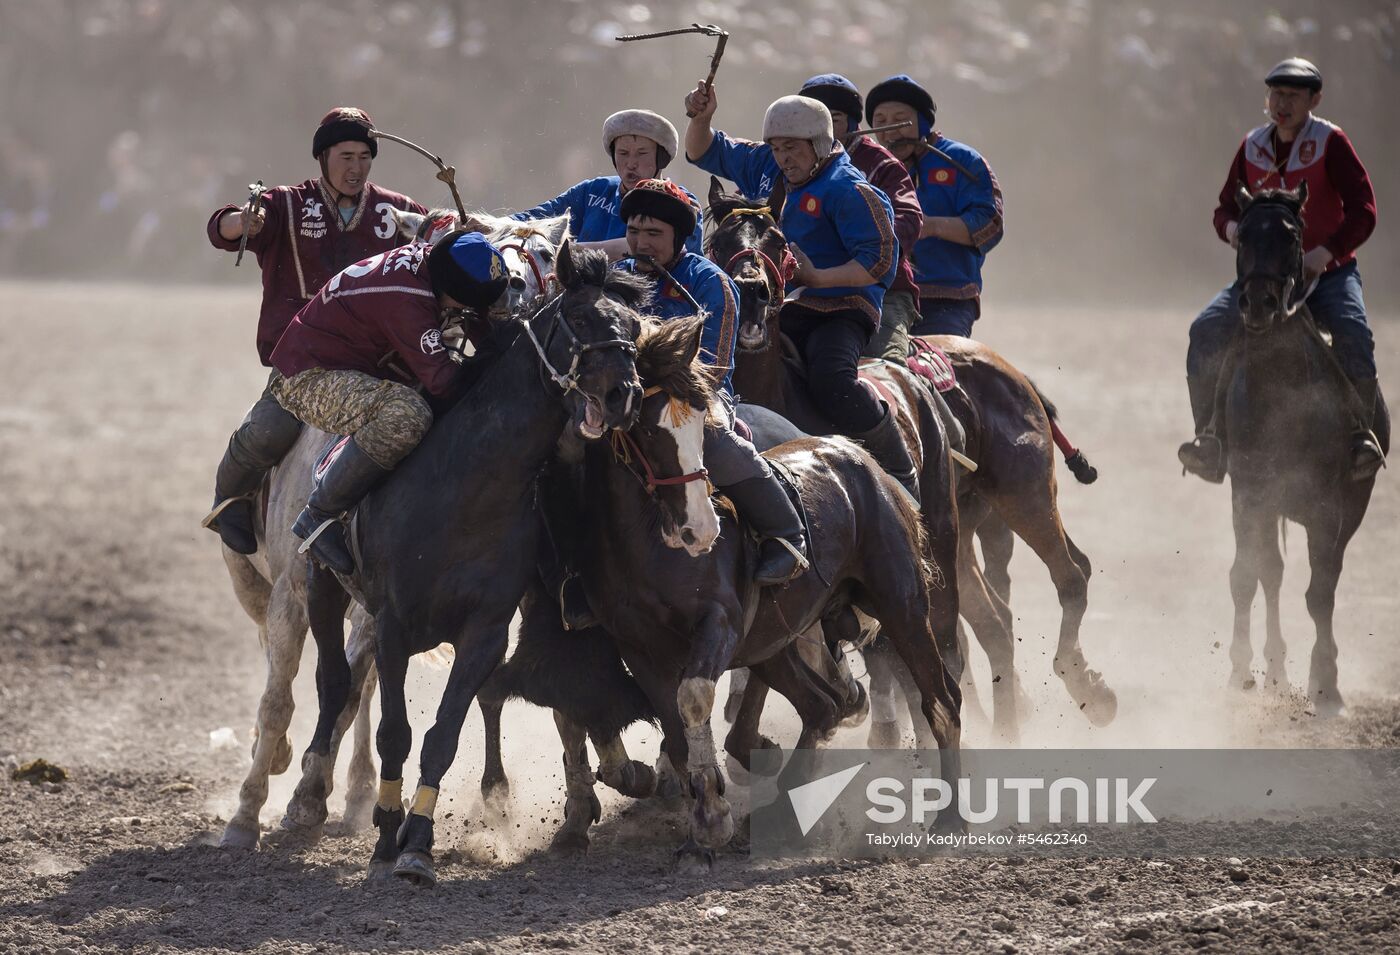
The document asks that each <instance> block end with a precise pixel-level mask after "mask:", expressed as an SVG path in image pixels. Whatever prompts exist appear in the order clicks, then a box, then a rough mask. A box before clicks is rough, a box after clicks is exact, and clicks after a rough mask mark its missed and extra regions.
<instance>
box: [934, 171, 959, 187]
mask: <svg viewBox="0 0 1400 955" xmlns="http://www.w3.org/2000/svg"><path fill="white" fill-rule="evenodd" d="M928 181H929V184H930V185H934V186H951V185H952V184H953V183H955V182H957V181H958V171H957V170H956V169H930V170H929V171H928Z"/></svg>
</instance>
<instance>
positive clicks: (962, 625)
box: [958, 578, 1030, 724]
mask: <svg viewBox="0 0 1400 955" xmlns="http://www.w3.org/2000/svg"><path fill="white" fill-rule="evenodd" d="M961 579H962V578H959V580H961ZM959 588H960V589H961V584H959ZM959 605H960V606H961V597H960V598H959ZM958 653H959V654H960V655H961V656H962V658H963V661H964V666H963V674H962V680H961V681H960V686H961V687H962V695H963V713H964V714H965V716H964V720H963V721H964V722H965V723H966V722H979V723H984V724H990V723H991V718H990V717H988V716H987V711H986V710H984V709H983V708H982V698H981V697H979V696H978V695H977V681H976V680H975V679H973V677H972V667H971V666H968V665H966V661H967V658H968V654H969V653H970V650H969V647H968V640H967V624H966V622H965V621H963V620H959V621H958ZM1019 685H1020V684H1019V683H1018V684H1017V686H1018V687H1019ZM1018 699H1019V697H1018ZM1021 710H1024V712H1026V713H1029V712H1030V705H1029V703H1026V704H1025V705H1024V706H1023V707H1021ZM1019 711H1020V710H1018V712H1019Z"/></svg>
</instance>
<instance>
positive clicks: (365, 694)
mask: <svg viewBox="0 0 1400 955" xmlns="http://www.w3.org/2000/svg"><path fill="white" fill-rule="evenodd" d="M347 653H348V656H349V657H350V672H351V675H352V676H351V684H350V695H351V698H352V699H354V698H356V697H358V699H359V701H360V705H359V707H358V710H357V712H356V714H355V718H354V729H355V734H354V736H353V737H352V741H353V747H352V749H351V751H350V767H349V769H348V771H347V773H346V785H345V812H344V815H342V816H341V817H340V827H341V830H342V831H344V832H346V833H347V834H348V833H352V832H353V833H357V832H360V831H361V830H364V829H367V828H369V826H370V825H371V816H372V814H373V812H374V800H375V795H376V791H375V776H376V774H375V771H374V757H373V755H371V754H372V751H373V748H374V745H373V740H372V739H371V736H370V730H371V728H372V726H373V724H374V707H373V705H372V704H373V703H374V688H375V686H376V685H377V684H378V682H379V681H378V679H377V677H376V675H375V672H374V621H373V620H371V619H370V618H369V616H368V615H365V616H364V620H363V622H361V621H354V622H353V623H352V625H351V630H350V648H349V650H348V651H347ZM344 732H345V731H344V730H343V729H341V730H340V733H341V734H342V737H343V734H344ZM338 742H339V740H337V741H336V743H337V744H338ZM333 745H334V744H333Z"/></svg>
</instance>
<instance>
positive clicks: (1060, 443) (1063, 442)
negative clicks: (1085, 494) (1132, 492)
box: [1026, 376, 1099, 484]
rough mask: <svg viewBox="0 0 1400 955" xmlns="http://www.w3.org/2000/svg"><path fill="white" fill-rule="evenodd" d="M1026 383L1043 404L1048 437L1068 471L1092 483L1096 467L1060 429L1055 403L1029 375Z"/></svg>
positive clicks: (1078, 478)
mask: <svg viewBox="0 0 1400 955" xmlns="http://www.w3.org/2000/svg"><path fill="white" fill-rule="evenodd" d="M1026 384H1028V385H1030V386H1031V391H1033V392H1035V396H1036V398H1038V399H1040V403H1041V404H1042V405H1044V406H1045V414H1046V415H1047V416H1048V417H1049V419H1050V437H1051V438H1053V439H1054V441H1055V447H1057V448H1059V449H1060V453H1061V454H1062V455H1064V458H1065V465H1066V466H1067V467H1068V468H1069V470H1070V473H1071V474H1073V475H1074V477H1075V479H1076V480H1078V481H1079V483H1080V484H1093V483H1094V482H1095V481H1097V480H1098V479H1099V471H1098V468H1096V467H1094V466H1093V465H1092V464H1090V463H1089V459H1088V458H1086V457H1085V456H1084V452H1083V451H1081V450H1079V449H1078V448H1076V447H1075V446H1074V444H1073V443H1072V442H1071V441H1070V440H1069V438H1067V437H1065V433H1064V431H1062V430H1060V411H1059V409H1058V408H1056V407H1055V403H1054V402H1053V401H1051V400H1050V399H1049V398H1047V397H1045V392H1043V391H1041V390H1040V386H1039V385H1037V384H1036V383H1035V382H1034V381H1032V380H1031V379H1030V376H1027V377H1026Z"/></svg>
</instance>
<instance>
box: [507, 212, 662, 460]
mask: <svg viewBox="0 0 1400 955" xmlns="http://www.w3.org/2000/svg"><path fill="white" fill-rule="evenodd" d="M554 278H555V280H556V281H557V282H558V283H559V285H560V286H561V287H562V288H563V292H562V293H560V295H559V296H557V297H556V298H555V299H554V300H552V301H551V302H550V303H549V304H547V305H546V306H544V307H543V308H541V309H540V310H539V311H538V312H536V313H535V316H536V317H540V316H545V315H546V313H548V316H549V317H548V318H547V319H546V321H547V322H548V324H547V327H545V329H544V333H543V335H542V336H536V335H535V333H534V331H533V330H531V332H530V334H531V338H532V340H534V341H535V342H536V349H537V351H538V352H539V355H540V358H541V360H542V361H543V363H544V364H545V370H546V371H547V372H548V375H549V377H550V378H551V379H552V380H553V381H554V383H555V385H557V386H558V387H559V388H561V389H562V390H563V392H564V396H563V397H564V403H565V405H566V406H567V407H568V409H569V411H570V414H571V417H572V421H573V425H574V428H575V429H576V430H577V432H578V434H579V435H580V436H581V437H583V438H585V439H587V440H592V439H594V438H600V437H602V436H603V434H604V432H606V431H608V430H609V429H610V428H622V429H626V428H628V427H631V425H632V422H633V421H634V420H635V419H636V416H637V410H638V406H639V405H640V401H639V398H640V396H641V390H642V389H641V385H640V384H639V383H638V381H637V368H636V364H635V361H634V359H635V356H636V353H637V346H636V341H637V335H638V334H639V333H640V332H641V328H642V315H641V313H640V312H639V311H638V309H639V308H641V307H642V306H644V305H645V304H646V303H647V301H648V300H649V298H650V295H651V281H650V280H649V279H647V278H645V277H644V276H640V275H633V274H632V273H630V272H623V271H620V270H618V269H610V268H608V258H607V256H606V255H604V254H603V253H602V252H599V251H597V250H594V249H575V248H574V246H573V242H572V241H571V240H569V239H565V240H564V244H563V245H562V246H560V248H559V258H558V259H557V261H556V268H555V272H554ZM534 321H535V319H534V318H532V319H531V322H532V324H533V322H534Z"/></svg>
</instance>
